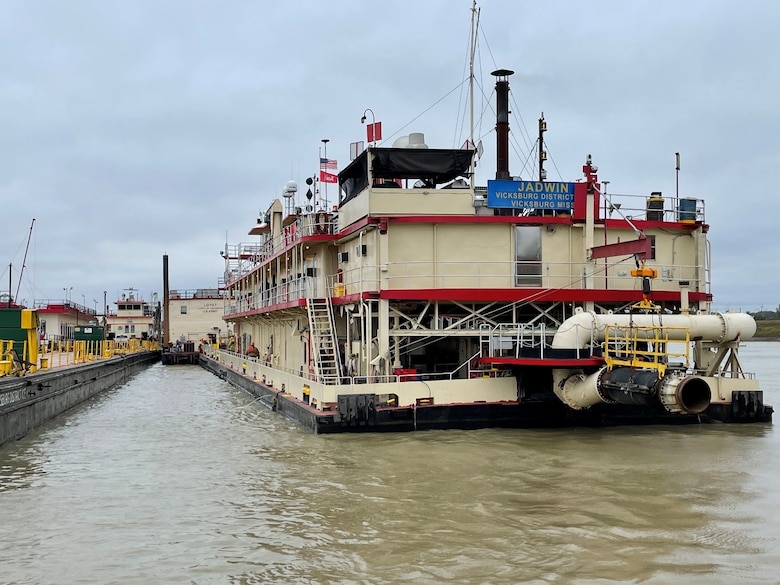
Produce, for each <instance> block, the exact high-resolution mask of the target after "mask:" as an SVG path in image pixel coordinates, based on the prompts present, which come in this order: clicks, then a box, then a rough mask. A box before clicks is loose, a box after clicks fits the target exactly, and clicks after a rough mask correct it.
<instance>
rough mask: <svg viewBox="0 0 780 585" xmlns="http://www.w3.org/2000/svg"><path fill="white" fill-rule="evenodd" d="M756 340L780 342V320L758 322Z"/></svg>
mask: <svg viewBox="0 0 780 585" xmlns="http://www.w3.org/2000/svg"><path fill="white" fill-rule="evenodd" d="M754 339H763V340H780V319H771V320H762V321H756V335H755V336H754Z"/></svg>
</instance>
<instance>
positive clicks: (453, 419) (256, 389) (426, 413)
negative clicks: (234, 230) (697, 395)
mask: <svg viewBox="0 0 780 585" xmlns="http://www.w3.org/2000/svg"><path fill="white" fill-rule="evenodd" d="M200 363H201V366H203V367H204V368H206V369H207V370H209V371H211V372H212V373H214V374H215V375H217V376H219V377H220V378H223V379H225V380H227V381H228V382H229V383H230V384H232V385H233V386H236V387H238V388H242V389H243V390H245V391H246V392H248V393H249V394H251V395H253V396H255V397H257V398H258V402H261V403H263V404H265V405H266V406H267V407H269V408H270V409H271V410H274V411H276V412H278V413H280V414H282V415H284V416H286V417H287V418H290V419H292V420H295V421H298V422H299V423H300V424H301V425H302V426H304V427H305V428H307V429H310V430H311V431H313V432H315V433H318V434H330V433H360V432H372V433H377V432H408V431H422V430H437V429H439V430H442V429H463V430H474V429H485V428H526V429H531V428H563V427H608V426H621V425H681V424H703V423H717V422H721V423H752V422H771V420H772V407H770V406H766V405H764V404H763V396H762V392H758V391H757V392H739V393H735V394H739V396H737V397H736V400H734V402H733V403H731V404H725V405H720V404H718V405H710V407H709V408H708V409H707V411H705V412H704V413H702V414H699V415H673V414H670V413H667V412H665V411H663V410H660V409H657V408H653V407H649V406H625V405H616V404H601V405H596V406H594V407H592V408H589V409H587V410H579V411H577V410H572V409H570V408H569V407H567V406H565V405H564V404H563V403H561V402H560V401H558V400H557V398H554V397H551V398H550V399H546V400H545V399H540V400H525V401H523V402H474V403H459V404H440V405H439V404H426V405H419V406H399V407H374V406H373V401H372V399H371V397H372V396H373V395H371V394H365V395H358V396H356V397H354V398H355V400H350V403H349V404H344V405H340V406H339V408H338V409H334V410H331V411H322V410H317V409H315V408H312V407H311V406H310V405H309V404H306V403H304V402H302V401H301V400H299V399H297V398H295V397H293V396H291V395H289V394H285V393H284V392H282V391H280V390H277V389H276V388H272V387H269V386H266V385H264V384H262V383H261V382H259V381H257V380H253V379H251V378H248V377H247V376H244V375H242V374H241V373H240V372H236V371H235V370H232V369H230V368H226V367H225V366H222V365H220V364H218V363H216V362H215V361H214V360H211V359H208V358H206V357H202V359H201V362H200ZM361 397H362V398H363V400H362V401H361V400H360V398H361Z"/></svg>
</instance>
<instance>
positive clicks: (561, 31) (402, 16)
mask: <svg viewBox="0 0 780 585" xmlns="http://www.w3.org/2000/svg"><path fill="white" fill-rule="evenodd" d="M479 5H480V8H481V25H482V33H481V35H480V39H479V40H480V44H479V51H478V63H477V75H478V76H479V77H478V81H477V84H478V90H479V93H480V94H481V95H484V96H485V97H484V98H483V97H480V98H479V100H478V103H477V118H478V120H477V125H476V133H477V136H478V137H480V138H482V140H483V141H484V144H485V154H484V156H483V158H482V160H481V162H480V167H479V173H478V182H479V183H481V184H486V181H487V180H488V179H489V178H492V177H493V174H494V172H495V163H494V161H495V149H494V147H493V144H494V142H495V133H494V131H493V128H494V126H495V117H494V114H493V111H492V109H491V106H488V105H486V104H485V103H484V102H483V99H488V98H489V99H491V100H492V99H493V98H492V95H491V94H492V91H493V82H494V80H493V78H491V77H490V75H489V73H490V71H492V70H493V69H496V68H499V67H501V68H509V69H513V70H514V71H515V72H516V73H515V75H513V76H512V77H511V79H510V82H511V91H512V96H511V105H512V118H511V121H510V125H511V132H512V143H513V146H512V152H511V154H510V171H511V173H512V174H513V175H522V176H524V177H526V178H531V177H530V172H529V170H528V169H525V170H524V169H523V165H524V161H525V160H526V157H527V155H528V147H527V146H526V142H525V140H524V139H523V127H525V128H527V129H528V131H530V132H532V133H535V128H536V120H537V118H538V117H539V113H540V112H541V111H544V114H545V117H546V119H547V121H548V125H549V132H548V133H547V135H546V140H547V145H548V152H549V154H550V157H551V159H552V160H551V161H550V162H549V163H548V165H547V168H548V170H549V179H551V180H567V181H568V180H576V179H578V178H579V177H580V176H581V166H582V163H583V161H584V159H585V156H586V155H587V154H588V153H590V154H592V155H593V158H594V163H595V164H597V165H598V166H599V169H600V172H599V175H600V178H602V179H606V180H608V181H610V183H609V191H610V192H611V193H630V194H637V195H647V194H649V193H650V192H651V191H663V192H664V194H665V195H666V194H668V195H670V196H671V195H673V194H674V192H675V171H674V153H675V152H678V151H679V152H680V153H681V155H682V170H681V173H680V194H681V195H682V196H694V197H700V198H703V199H704V200H705V202H706V218H707V222H708V223H709V224H710V225H711V230H710V233H709V237H710V241H711V245H712V253H713V274H712V288H713V293H714V295H715V308H716V309H725V308H727V307H734V308H742V309H745V310H755V309H760V308H761V307H762V306H763V307H764V308H776V307H777V306H778V305H779V304H780V276H779V274H780V271H778V267H780V261H778V258H779V257H780V244H779V243H778V241H779V240H778V237H777V232H778V228H777V224H778V220H780V203H778V200H779V196H778V193H777V187H776V185H775V181H777V180H778V177H777V176H775V174H774V173H775V172H776V171H777V170H778V169H780V113H779V112H780V109H779V106H778V102H779V101H780V100H778V95H777V93H778V89H780V74H779V73H778V71H780V66H778V60H780V41H778V32H777V24H778V22H780V3H777V2H775V1H774V0H766V1H760V0H743V1H741V2H725V1H720V0H708V1H706V2H705V1H703V0H702V1H690V2H680V1H679V0H676V1H673V2H672V1H668V0H652V1H639V0H635V1H624V0H614V1H605V0H591V1H589V2H575V1H573V0H572V1H562V0H550V1H548V2H525V1H519V0H482V1H481V2H480V4H479ZM470 10H471V0H385V1H383V2H368V1H364V0H348V1H342V0H333V1H331V2H321V1H316V2H315V1H309V0H302V1H291V2H284V3H282V2H279V3H271V2H260V1H233V0H222V1H220V2H216V1H209V2H206V1H193V0H187V1H184V0H182V1H176V2H174V1H165V0H133V1H128V2H121V1H116V2H102V1H97V0H95V1H93V2H83V1H79V0H69V1H67V2H62V1H60V0H37V1H30V0H21V1H4V2H2V4H0V14H2V18H0V64H1V65H0V201H1V202H2V209H1V210H0V235H1V236H2V243H3V244H2V246H0V249H1V250H2V252H0V262H1V263H2V264H3V265H2V267H0V268H1V269H0V290H2V291H3V292H7V290H8V283H9V265H12V266H13V270H12V271H11V287H12V289H13V290H12V292H13V293H14V295H15V294H16V289H17V288H19V295H18V299H19V300H24V301H26V302H27V304H28V305H31V304H32V302H33V301H42V300H47V299H50V300H56V299H60V300H61V299H62V298H63V296H64V295H65V294H66V292H64V291H63V289H67V294H68V295H69V296H70V298H71V300H73V301H74V302H78V303H82V302H83V303H85V304H86V306H87V307H89V308H94V307H95V306H97V307H98V309H99V307H100V306H101V305H102V298H103V291H104V290H105V291H107V296H108V301H109V303H112V302H113V301H114V300H116V299H117V298H118V296H119V295H120V294H121V293H122V292H123V291H125V290H126V289H128V288H133V289H137V290H138V292H139V294H140V295H141V296H142V297H143V298H145V299H147V300H151V298H152V294H153V293H158V294H160V297H161V296H162V257H163V255H164V254H167V255H168V256H169V264H170V286H171V288H175V289H195V288H214V287H216V286H217V281H218V279H219V278H220V276H221V275H222V272H223V269H224V267H223V263H222V259H221V258H220V256H219V251H220V250H221V249H223V247H224V245H225V242H226V241H227V242H228V243H230V244H238V243H240V242H250V241H252V237H250V236H248V233H247V232H248V231H249V229H250V228H251V227H252V225H254V224H255V222H256V220H257V215H258V213H259V212H260V211H261V210H265V209H266V208H267V207H268V205H269V204H270V203H271V201H272V200H273V199H274V198H276V197H279V196H280V194H281V191H282V188H283V187H284V185H285V184H286V182H287V181H289V180H290V179H293V180H296V181H297V182H298V183H299V185H301V186H302V187H303V182H304V180H305V177H307V176H309V175H312V174H315V173H316V172H317V167H318V157H319V155H320V149H321V147H322V142H321V140H322V139H324V138H327V139H329V140H330V142H329V143H328V151H327V154H328V158H335V159H337V160H338V163H339V168H340V169H341V168H343V167H344V166H345V165H346V164H347V163H348V159H349V144H350V142H354V141H357V140H361V139H364V138H365V127H364V126H361V124H360V117H361V115H362V114H363V112H364V110H365V109H366V108H371V110H372V111H373V112H374V115H375V118H376V120H381V121H382V123H383V126H384V137H385V139H386V141H385V144H384V145H385V146H389V145H390V144H391V143H392V141H393V140H394V139H395V138H397V137H398V136H399V135H402V134H408V133H409V132H416V131H419V132H424V133H425V137H426V142H427V144H428V145H429V146H431V147H447V148H448V147H452V146H460V145H461V144H462V143H463V141H464V140H465V138H466V137H467V135H468V129H467V125H468V122H467V120H466V119H464V103H465V102H464V100H465V99H466V96H465V93H464V91H465V87H464V86H463V85H462V81H463V80H464V79H465V77H466V74H467V72H466V61H467V45H468V37H469V19H470ZM453 90H454V91H453ZM439 100H441V101H439ZM437 102H438V104H437V105H436V106H435V107H433V108H432V106H433V105H434V104H436V103H437ZM483 111H484V112H485V114H484V117H482V116H481V113H482V112H483ZM368 117H369V121H370V119H371V114H370V113H369V114H368ZM388 138H389V140H388ZM330 189H331V192H330V194H329V197H330V199H331V200H333V199H334V198H335V189H334V188H333V186H331V187H330ZM303 190H305V189H302V191H303ZM33 218H35V220H36V221H35V227H34V230H33V233H32V239H31V242H30V248H29V253H28V256H27V261H26V264H25V266H26V268H25V270H24V274H23V276H22V278H21V280H20V278H19V272H20V269H21V267H22V264H23V259H24V253H25V247H26V244H27V238H28V234H29V231H30V225H31V223H32V220H33ZM71 287H72V290H71ZM96 301H97V303H96Z"/></svg>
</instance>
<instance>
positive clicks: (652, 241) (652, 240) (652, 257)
mask: <svg viewBox="0 0 780 585" xmlns="http://www.w3.org/2000/svg"><path fill="white" fill-rule="evenodd" d="M647 239H648V240H650V258H648V260H655V236H647Z"/></svg>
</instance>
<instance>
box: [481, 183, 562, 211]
mask: <svg viewBox="0 0 780 585" xmlns="http://www.w3.org/2000/svg"><path fill="white" fill-rule="evenodd" d="M487 206H488V207H504V208H515V209H558V210H561V209H571V208H572V207H574V183H558V182H554V181H549V182H548V181H488V196H487Z"/></svg>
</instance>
